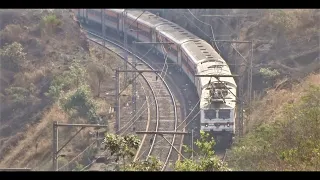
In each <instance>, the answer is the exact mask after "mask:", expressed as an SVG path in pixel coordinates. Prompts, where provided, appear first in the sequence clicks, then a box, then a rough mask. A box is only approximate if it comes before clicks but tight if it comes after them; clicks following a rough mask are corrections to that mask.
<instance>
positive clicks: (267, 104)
mask: <svg viewBox="0 0 320 180" xmlns="http://www.w3.org/2000/svg"><path fill="white" fill-rule="evenodd" d="M309 84H320V74H311V75H309V76H308V77H307V78H305V80H304V81H302V83H299V84H296V85H293V87H292V88H291V89H280V90H278V89H271V90H269V91H268V92H267V95H266V96H265V97H264V98H263V99H261V100H260V99H258V100H256V101H255V102H253V105H252V106H253V107H254V110H253V112H252V114H251V116H250V119H251V121H247V122H246V124H245V129H246V132H247V131H250V130H252V129H255V128H256V127H258V126H259V125H261V124H262V123H266V122H272V121H275V120H276V119H279V117H281V116H282V110H283V106H284V104H286V103H295V102H297V101H298V100H299V99H300V98H301V96H302V95H303V93H304V92H305V90H306V88H308V87H309Z"/></svg>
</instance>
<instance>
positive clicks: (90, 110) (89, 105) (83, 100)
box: [62, 85, 98, 123]
mask: <svg viewBox="0 0 320 180" xmlns="http://www.w3.org/2000/svg"><path fill="white" fill-rule="evenodd" d="M62 106H63V109H64V110H65V111H66V112H70V110H76V111H77V112H78V114H79V115H80V116H82V117H87V118H88V119H89V121H90V122H92V123H96V122H97V121H98V115H97V113H96V110H97V107H96V105H95V103H94V101H93V99H92V98H91V97H90V89H89V88H88V86H86V85H83V86H81V87H79V88H78V89H77V90H76V92H75V93H73V94H71V95H70V96H68V97H67V98H66V99H65V100H64V102H63V103H62Z"/></svg>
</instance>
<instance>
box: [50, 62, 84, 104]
mask: <svg viewBox="0 0 320 180" xmlns="http://www.w3.org/2000/svg"><path fill="white" fill-rule="evenodd" d="M85 76H86V71H85V69H84V68H82V67H81V66H80V65H79V64H78V63H77V62H74V63H72V64H71V66H70V67H69V70H68V71H65V72H63V73H62V74H61V75H58V76H56V77H54V79H53V81H52V82H51V85H50V87H49V90H48V92H47V93H46V95H47V96H49V97H51V98H52V99H53V100H54V101H57V100H59V99H60V97H61V95H62V94H64V92H65V91H67V90H70V89H71V88H72V87H73V86H76V87H79V86H81V85H85Z"/></svg>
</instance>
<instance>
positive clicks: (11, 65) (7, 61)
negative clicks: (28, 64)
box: [0, 42, 26, 71]
mask: <svg viewBox="0 0 320 180" xmlns="http://www.w3.org/2000/svg"><path fill="white" fill-rule="evenodd" d="M23 50H24V49H23V46H22V45H21V44H20V43H18V42H14V43H12V44H9V45H5V46H4V47H3V48H2V49H1V50H0V58H1V67H2V68H6V69H9V70H13V71H17V70H19V69H20V68H21V66H22V65H23V64H24V60H25V58H26V53H25V52H23Z"/></svg>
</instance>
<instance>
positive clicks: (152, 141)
mask: <svg viewBox="0 0 320 180" xmlns="http://www.w3.org/2000/svg"><path fill="white" fill-rule="evenodd" d="M86 32H87V35H88V39H89V40H91V41H93V42H95V43H97V44H99V45H102V46H103V39H102V37H101V36H100V35H99V34H96V32H92V31H87V30H86ZM105 48H107V49H109V50H111V51H113V52H115V53H116V54H117V55H118V56H120V57H121V58H122V59H124V54H125V51H126V50H125V48H124V47H123V46H122V45H121V43H120V42H117V41H116V40H114V39H111V38H108V39H105ZM128 49H129V50H127V53H128V64H129V65H130V66H131V67H133V60H134V58H136V59H137V60H138V61H140V62H141V63H140V64H139V65H138V66H136V69H137V70H145V69H152V70H154V68H153V67H152V66H151V65H149V64H148V63H147V62H146V61H144V60H143V57H144V56H142V55H140V54H139V55H134V54H133V53H132V52H131V51H130V48H128ZM133 68H134V67H133ZM167 69H168V66H163V69H162V72H161V74H157V75H155V73H150V72H145V73H143V74H141V76H142V79H143V80H144V81H143V82H142V81H141V78H139V77H138V78H137V81H138V82H139V83H140V85H141V86H140V90H139V88H137V89H138V91H139V92H142V93H141V94H142V95H139V96H140V97H141V98H137V101H136V102H137V107H138V108H137V112H136V114H138V115H131V114H130V113H129V112H130V111H128V110H124V111H123V110H122V112H124V114H121V116H122V117H123V119H121V124H123V126H120V130H121V131H120V133H121V134H127V133H134V131H139V130H140V131H141V130H142V131H145V130H147V131H176V130H177V126H178V122H179V121H178V120H179V117H180V116H181V113H179V111H177V106H180V105H179V104H176V102H175V97H174V96H173V94H172V92H171V90H170V88H169V86H168V85H167V83H166V82H165V80H164V78H165V76H166V75H167ZM156 76H158V78H156ZM144 87H148V89H150V91H147V90H146V89H145V88H144ZM130 116H131V118H130ZM130 127H132V128H130ZM163 136H164V137H165V138H166V139H168V140H169V141H170V143H171V144H174V146H175V147H176V148H177V149H180V148H181V143H182V140H181V137H180V138H177V137H176V135H163ZM140 138H141V139H142V142H141V145H140V147H139V149H138V151H137V153H136V156H135V158H134V160H138V159H146V160H147V159H148V158H149V157H150V156H156V157H159V158H160V160H161V161H162V162H164V164H163V167H162V170H167V169H168V163H169V162H170V160H173V161H175V160H176V159H177V158H178V156H177V153H172V152H173V148H172V146H171V145H169V143H167V142H164V141H163V140H162V138H161V137H159V136H158V135H142V136H140ZM161 142H162V143H161Z"/></svg>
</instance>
